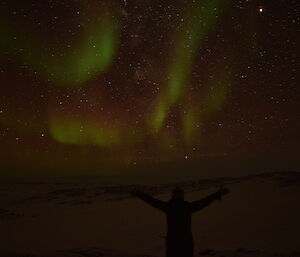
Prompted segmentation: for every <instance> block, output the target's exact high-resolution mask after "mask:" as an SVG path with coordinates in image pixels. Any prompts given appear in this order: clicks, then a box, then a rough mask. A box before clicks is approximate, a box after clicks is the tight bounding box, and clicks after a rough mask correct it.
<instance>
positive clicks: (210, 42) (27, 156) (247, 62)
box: [0, 0, 300, 176]
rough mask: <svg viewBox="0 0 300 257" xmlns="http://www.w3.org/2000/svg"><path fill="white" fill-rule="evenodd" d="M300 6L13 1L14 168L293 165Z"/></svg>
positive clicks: (9, 44)
mask: <svg viewBox="0 0 300 257" xmlns="http://www.w3.org/2000/svg"><path fill="white" fill-rule="evenodd" d="M299 14H300V7H299V1H298V0H276V1H270V0H269V1H266V0H240V1H238V0H232V1H230V0H160V1H159V0H151V1H146V0H124V1H121V0H106V1H105V0H98V1H95V0H90V1H84V0H60V1H58V0H45V1H38V0H26V1H17V0H2V1H1V4H0V37H1V41H0V88H1V94H0V154H1V157H0V160H1V167H2V173H6V174H22V175H25V176H26V172H27V171H26V172H25V171H24V170H23V168H24V169H25V167H27V168H28V169H32V170H33V169H35V170H36V174H44V173H46V172H45V170H47V174H48V175H49V174H51V172H53V174H56V175H57V174H59V175H72V174H85V172H87V170H91V169H93V170H95V171H96V173H97V174H99V175H102V174H109V171H110V170H112V169H113V167H116V166H118V167H131V166H136V165H137V166H139V165H148V164H152V163H156V164H159V163H166V162H169V163H176V162H201V161H203V160H204V161H206V160H208V159H209V160H213V161H215V162H217V161H218V160H220V159H223V160H224V159H228V160H229V162H230V160H232V162H233V161H234V160H244V159H255V160H261V159H268V160H269V161H270V162H272V160H276V161H277V162H278V161H279V162H280V161H281V160H282V163H283V167H284V165H285V164H286V163H289V162H290V159H293V158H294V159H296V157H297V151H299V134H298V133H299V129H300V126H299V107H300V101H299V100H300V98H299V96H300V89H299V85H298V84H299V76H298V74H299V52H298V51H297V50H298V49H299V47H298V48H297V34H298V33H299V23H300V20H299V17H300V15H299ZM276 165H277V164H276ZM298 167H299V164H298ZM287 168H288V167H287ZM140 172H141V173H143V170H141V171H140ZM159 172H160V173H163V170H161V171H159ZM185 172H189V171H187V170H186V171H185ZM199 172H201V171H199Z"/></svg>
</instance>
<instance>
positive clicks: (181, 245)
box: [137, 192, 221, 257]
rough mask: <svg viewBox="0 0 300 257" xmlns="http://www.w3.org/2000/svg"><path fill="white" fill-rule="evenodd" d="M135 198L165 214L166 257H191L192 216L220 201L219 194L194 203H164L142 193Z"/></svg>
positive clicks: (174, 200) (179, 201) (171, 201)
mask: <svg viewBox="0 0 300 257" xmlns="http://www.w3.org/2000/svg"><path fill="white" fill-rule="evenodd" d="M137 196H138V197H139V198H141V199H142V200H144V201H145V202H147V203H149V204H150V205H151V206H153V207H155V208H157V209H159V210H161V211H163V212H164V213H165V214H166V217H167V238H166V256H167V257H192V256H193V253H194V250H193V248H194V246H193V236H192V230H191V218H192V214H193V213H194V212H196V211H199V210H201V209H203V208H204V207H206V206H208V205H209V204H211V203H212V202H213V201H215V200H217V199H221V194H220V193H219V192H216V193H214V194H211V195H209V196H207V197H205V198H203V199H201V200H198V201H194V202H187V201H184V200H181V199H171V200H170V201H169V202H164V201H161V200H158V199H155V198H153V197H151V196H149V195H147V194H144V193H140V194H138V195H137Z"/></svg>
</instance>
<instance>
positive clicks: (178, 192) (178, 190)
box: [172, 187, 184, 200]
mask: <svg viewBox="0 0 300 257" xmlns="http://www.w3.org/2000/svg"><path fill="white" fill-rule="evenodd" d="M172 199H176V200H178V199H180V200H184V192H183V190H182V189H181V188H180V187H176V188H175V189H174V190H173V193H172Z"/></svg>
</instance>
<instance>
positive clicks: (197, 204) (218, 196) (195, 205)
mask: <svg viewBox="0 0 300 257" xmlns="http://www.w3.org/2000/svg"><path fill="white" fill-rule="evenodd" d="M228 193H229V190H228V189H227V188H220V189H219V190H218V191H217V192H215V193H213V194H211V195H209V196H207V197H205V198H203V199H200V200H198V201H194V202H191V203H190V210H191V212H196V211H199V210H201V209H203V208H205V207H207V206H208V205H210V204H211V203H212V202H214V201H216V200H219V201H221V200H222V196H223V195H226V194H228Z"/></svg>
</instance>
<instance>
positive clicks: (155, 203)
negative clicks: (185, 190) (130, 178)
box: [132, 191, 168, 212]
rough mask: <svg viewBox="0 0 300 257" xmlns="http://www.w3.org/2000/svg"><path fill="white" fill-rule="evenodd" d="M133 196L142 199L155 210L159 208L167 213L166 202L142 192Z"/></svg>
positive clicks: (136, 192)
mask: <svg viewBox="0 0 300 257" xmlns="http://www.w3.org/2000/svg"><path fill="white" fill-rule="evenodd" d="M132 195H134V196H136V197H138V198H140V199H142V200H143V201H145V202H146V203H148V204H150V205H151V206H153V207H154V208H157V209H159V210H161V211H163V212H166V210H167V205H168V204H167V203H166V202H164V201H161V200H159V199H156V198H153V197H151V196H150V195H147V194H145V193H143V192H140V191H135V192H133V193H132Z"/></svg>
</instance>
